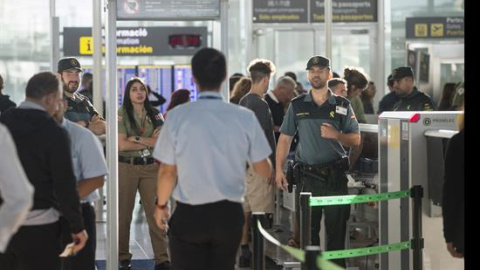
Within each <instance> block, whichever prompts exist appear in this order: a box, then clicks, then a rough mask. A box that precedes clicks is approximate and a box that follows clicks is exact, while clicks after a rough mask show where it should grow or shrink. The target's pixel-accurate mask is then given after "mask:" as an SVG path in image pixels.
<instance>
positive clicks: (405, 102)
mask: <svg viewBox="0 0 480 270" xmlns="http://www.w3.org/2000/svg"><path fill="white" fill-rule="evenodd" d="M433 108H435V106H434V105H433V102H432V99H431V98H430V97H429V96H427V95H426V94H425V93H423V92H420V91H418V89H417V87H413V91H412V93H410V95H408V96H406V97H400V101H398V102H397V103H395V105H393V110H394V111H433Z"/></svg>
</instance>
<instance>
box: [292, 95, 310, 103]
mask: <svg viewBox="0 0 480 270" xmlns="http://www.w3.org/2000/svg"><path fill="white" fill-rule="evenodd" d="M306 96H307V94H306V93H303V94H301V95H299V96H296V97H294V98H293V99H292V102H293V101H297V100H303V99H304V98H305V97H306Z"/></svg>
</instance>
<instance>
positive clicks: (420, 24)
mask: <svg viewBox="0 0 480 270" xmlns="http://www.w3.org/2000/svg"><path fill="white" fill-rule="evenodd" d="M405 24H406V27H405V29H406V31H407V33H406V38H407V39H445V38H465V23H464V17H411V18H407V20H406V22H405Z"/></svg>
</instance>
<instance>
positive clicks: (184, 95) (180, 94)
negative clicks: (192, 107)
mask: <svg viewBox="0 0 480 270" xmlns="http://www.w3.org/2000/svg"><path fill="white" fill-rule="evenodd" d="M188 101H190V91H188V90H187V89H178V90H176V91H175V92H173V94H172V97H171V98H170V103H169V104H168V107H167V112H168V111H170V110H171V109H173V108H175V107H177V106H178V105H180V104H183V103H187V102H188Z"/></svg>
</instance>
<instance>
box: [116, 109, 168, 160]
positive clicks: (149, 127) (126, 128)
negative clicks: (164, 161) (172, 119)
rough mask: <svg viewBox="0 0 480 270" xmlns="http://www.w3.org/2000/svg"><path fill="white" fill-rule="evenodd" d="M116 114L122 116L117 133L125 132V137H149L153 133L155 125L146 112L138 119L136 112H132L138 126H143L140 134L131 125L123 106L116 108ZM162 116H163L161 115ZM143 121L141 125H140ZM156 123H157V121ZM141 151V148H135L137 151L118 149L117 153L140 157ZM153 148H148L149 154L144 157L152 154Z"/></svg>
mask: <svg viewBox="0 0 480 270" xmlns="http://www.w3.org/2000/svg"><path fill="white" fill-rule="evenodd" d="M118 116H120V117H122V121H120V122H118V133H119V134H120V133H122V134H126V135H127V137H130V136H141V137H151V136H152V134H153V131H154V130H155V125H154V124H153V123H152V120H151V119H150V117H148V116H147V115H146V114H145V115H144V116H143V117H142V119H140V117H139V116H137V114H135V113H134V114H133V116H134V118H135V121H136V122H137V126H138V127H142V126H144V129H145V130H144V132H143V133H142V134H140V132H139V131H138V130H137V131H136V130H134V129H133V128H132V126H131V125H130V121H129V120H128V115H127V111H126V110H125V108H124V107H123V106H122V107H120V108H119V109H118ZM159 117H161V114H159ZM162 118H163V117H162ZM162 122H163V121H162ZM142 123H143V125H142ZM157 124H158V123H157ZM142 151H143V150H140V151H139V150H137V151H120V152H119V153H118V155H120V156H126V157H141V156H142ZM152 152H153V150H152V149H150V155H148V156H146V157H151V156H152Z"/></svg>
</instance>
